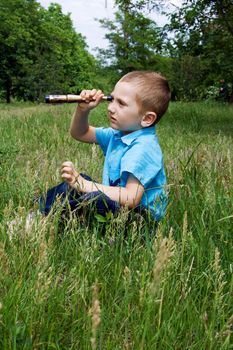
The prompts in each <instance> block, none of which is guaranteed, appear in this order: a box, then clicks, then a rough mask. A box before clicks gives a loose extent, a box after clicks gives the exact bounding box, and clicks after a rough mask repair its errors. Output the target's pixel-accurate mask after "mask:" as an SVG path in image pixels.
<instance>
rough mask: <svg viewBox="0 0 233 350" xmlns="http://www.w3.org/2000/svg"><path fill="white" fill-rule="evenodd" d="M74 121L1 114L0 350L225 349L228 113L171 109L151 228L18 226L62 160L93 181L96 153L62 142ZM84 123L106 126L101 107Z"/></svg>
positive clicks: (49, 113) (229, 306) (6, 108)
mask: <svg viewBox="0 0 233 350" xmlns="http://www.w3.org/2000/svg"><path fill="white" fill-rule="evenodd" d="M73 111H74V105H60V106H51V105H43V104H41V105H33V104H12V105H4V104H2V105H0V135H1V136H0V156H1V158H0V179H1V186H0V349H1V350H11V349H12V350H13V349H14V350H16V349H17V350H18V349H20V350H28V349H34V350H45V349H46V350H47V349H49V350H52V349H57V350H68V349H69V350H70V349H75V350H77V349H80V350H86V349H87V350H88V349H101V350H104V349H114V350H122V349H125V350H126V349H132V350H138V349H140V350H142V349H145V350H150V349H153V350H154V349H155V350H157V349H161V350H167V349H168V350H185V349H192V350H194V349H195V350H204V349H205V350H212V349H216V350H220V349H221V350H229V349H233V345H232V344H233V342H232V324H233V302H232V300H233V298H232V296H233V284H232V282H233V281H232V270H233V259H232V257H233V250H232V237H233V181H232V171H233V138H232V136H233V106H229V105H224V104H217V103H210V102H209V103H207V102H206V103H205V102H202V103H201V102H200V103H199V102H195V103H185V102H176V103H172V104H171V105H170V107H169V111H168V113H167V114H166V116H165V117H164V118H163V119H162V120H161V122H160V123H159V125H158V126H157V132H158V136H159V140H160V145H161V147H162V149H163V152H164V162H165V166H166V172H167V179H168V185H167V189H168V191H169V205H168V210H167V215H166V217H165V219H164V220H163V221H162V222H160V223H159V225H158V227H157V228H156V227H155V225H153V223H151V222H150V221H149V220H146V219H145V218H143V217H140V216H136V215H135V216H133V218H131V220H129V213H128V211H127V210H122V212H121V213H120V215H119V217H117V218H113V217H110V216H109V217H107V218H106V219H102V218H100V217H93V218H91V217H90V218H89V220H88V221H86V222H85V224H84V223H83V221H82V219H81V218H80V219H79V218H71V219H70V221H69V222H68V223H67V226H66V227H65V228H64V230H63V232H60V230H59V227H58V219H59V217H58V214H56V213H53V215H50V216H49V217H47V218H46V219H44V218H41V216H40V215H37V216H36V217H35V219H34V221H33V223H32V224H31V225H28V224H27V222H26V217H27V214H28V212H29V210H37V203H36V201H35V199H36V198H38V196H40V194H42V193H44V192H45V191H46V189H48V188H49V187H51V186H53V185H55V184H57V183H59V182H60V181H61V179H60V165H61V164H62V162H64V161H65V160H71V161H73V162H74V163H75V164H76V166H77V168H78V169H79V170H80V171H82V172H85V173H87V174H89V175H90V176H92V177H93V178H94V179H95V180H97V181H101V174H102V164H103V155H102V154H101V151H100V150H99V148H98V146H96V145H93V146H92V145H87V144H82V143H78V142H76V141H75V140H73V139H72V138H71V137H70V135H69V124H70V120H71V116H72V113H73ZM90 120H91V123H92V124H93V125H96V126H102V125H105V126H107V123H108V122H107V117H106V104H102V105H101V106H99V107H98V109H97V110H96V111H93V112H92V116H91V118H90ZM12 220H15V222H16V224H15V225H13V226H12V225H11V224H9V223H10V222H11V221H12Z"/></svg>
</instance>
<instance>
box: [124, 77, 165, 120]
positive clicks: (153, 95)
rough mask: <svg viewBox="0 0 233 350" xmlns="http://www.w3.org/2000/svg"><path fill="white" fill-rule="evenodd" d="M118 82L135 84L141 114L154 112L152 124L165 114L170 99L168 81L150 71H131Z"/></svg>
mask: <svg viewBox="0 0 233 350" xmlns="http://www.w3.org/2000/svg"><path fill="white" fill-rule="evenodd" d="M120 81H121V82H130V83H133V84H135V86H136V87H137V90H138V93H137V99H138V102H139V105H140V108H141V112H142V113H145V112H147V111H151V112H155V113H156V114H157V118H156V121H155V123H154V124H156V123H158V121H159V120H160V119H161V117H162V116H163V115H164V114H165V112H166V110H167V108H168V104H169V101H170V98H171V92H170V88H169V84H168V81H167V80H166V79H165V78H164V77H163V76H162V75H160V74H159V73H156V72H152V71H133V72H130V73H127V74H126V75H124V76H123V77H122V78H121V79H120Z"/></svg>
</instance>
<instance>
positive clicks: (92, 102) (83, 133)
mask: <svg viewBox="0 0 233 350" xmlns="http://www.w3.org/2000/svg"><path fill="white" fill-rule="evenodd" d="M80 95H81V97H82V99H83V100H85V102H82V103H79V104H78V106H77V107H76V110H75V112H74V115H73V118H72V121H71V124H70V134H71V136H72V137H73V138H75V139H76V140H78V141H82V142H87V143H97V141H96V136H95V128H94V127H93V126H90V125H89V122H88V116H89V113H90V111H91V110H92V109H93V108H95V107H96V106H97V105H98V104H99V103H100V102H101V100H102V97H103V96H104V94H103V93H102V91H101V90H98V91H97V90H95V89H94V90H83V91H82V92H81V94H80Z"/></svg>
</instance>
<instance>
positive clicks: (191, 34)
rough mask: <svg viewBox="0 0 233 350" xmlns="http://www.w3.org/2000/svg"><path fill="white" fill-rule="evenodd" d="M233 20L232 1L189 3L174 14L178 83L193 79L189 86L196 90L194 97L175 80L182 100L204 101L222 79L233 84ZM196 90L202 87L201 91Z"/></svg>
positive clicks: (172, 50) (196, 1) (184, 2)
mask: <svg viewBox="0 0 233 350" xmlns="http://www.w3.org/2000/svg"><path fill="white" fill-rule="evenodd" d="M232 17H233V6H232V1H230V0H225V1H218V0H217V1H211V0H195V1H190V0H186V1H183V3H182V6H181V7H180V9H178V10H177V11H175V12H174V13H172V14H170V20H171V22H170V29H171V30H172V31H173V33H174V35H175V36H174V38H173V42H174V44H173V45H172V47H171V50H170V52H171V53H172V55H173V56H174V57H175V58H176V65H175V67H176V70H175V71H174V76H175V80H176V79H177V75H178V76H181V75H182V74H185V75H186V76H188V75H189V76H190V79H191V80H190V81H189V85H190V86H192V92H191V94H190V93H189V92H190V89H188V93H186V92H185V91H184V90H183V89H182V88H181V86H180V85H176V81H175V80H174V81H173V85H176V89H177V90H176V96H177V98H178V99H183V98H185V99H189V100H192V99H196V98H201V97H202V96H203V95H204V91H205V90H206V88H207V87H208V86H212V85H214V84H216V82H217V81H219V79H225V80H226V81H228V82H232V81H233V73H232V72H233V71H232V65H233V40H232V39H233V25H232V23H233V22H232ZM169 45H170V44H169ZM170 46H171V45H170ZM190 57H192V62H193V63H194V67H196V69H198V73H196V74H193V73H194V69H192V68H191V67H190V64H189V63H190ZM198 62H199V66H198V64H197V63H198ZM194 67H193V68H194ZM190 68H191V69H190ZM192 70H193V72H192ZM190 73H191V74H190ZM196 86H199V88H198V90H199V91H198V90H197V89H196ZM179 89H181V90H180V91H178V90H179Z"/></svg>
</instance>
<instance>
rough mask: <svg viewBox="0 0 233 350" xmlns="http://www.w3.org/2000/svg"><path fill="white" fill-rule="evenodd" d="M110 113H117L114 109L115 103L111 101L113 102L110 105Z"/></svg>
mask: <svg viewBox="0 0 233 350" xmlns="http://www.w3.org/2000/svg"><path fill="white" fill-rule="evenodd" d="M108 112H110V113H114V112H115V108H114V103H113V101H111V102H110V103H109V104H108Z"/></svg>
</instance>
